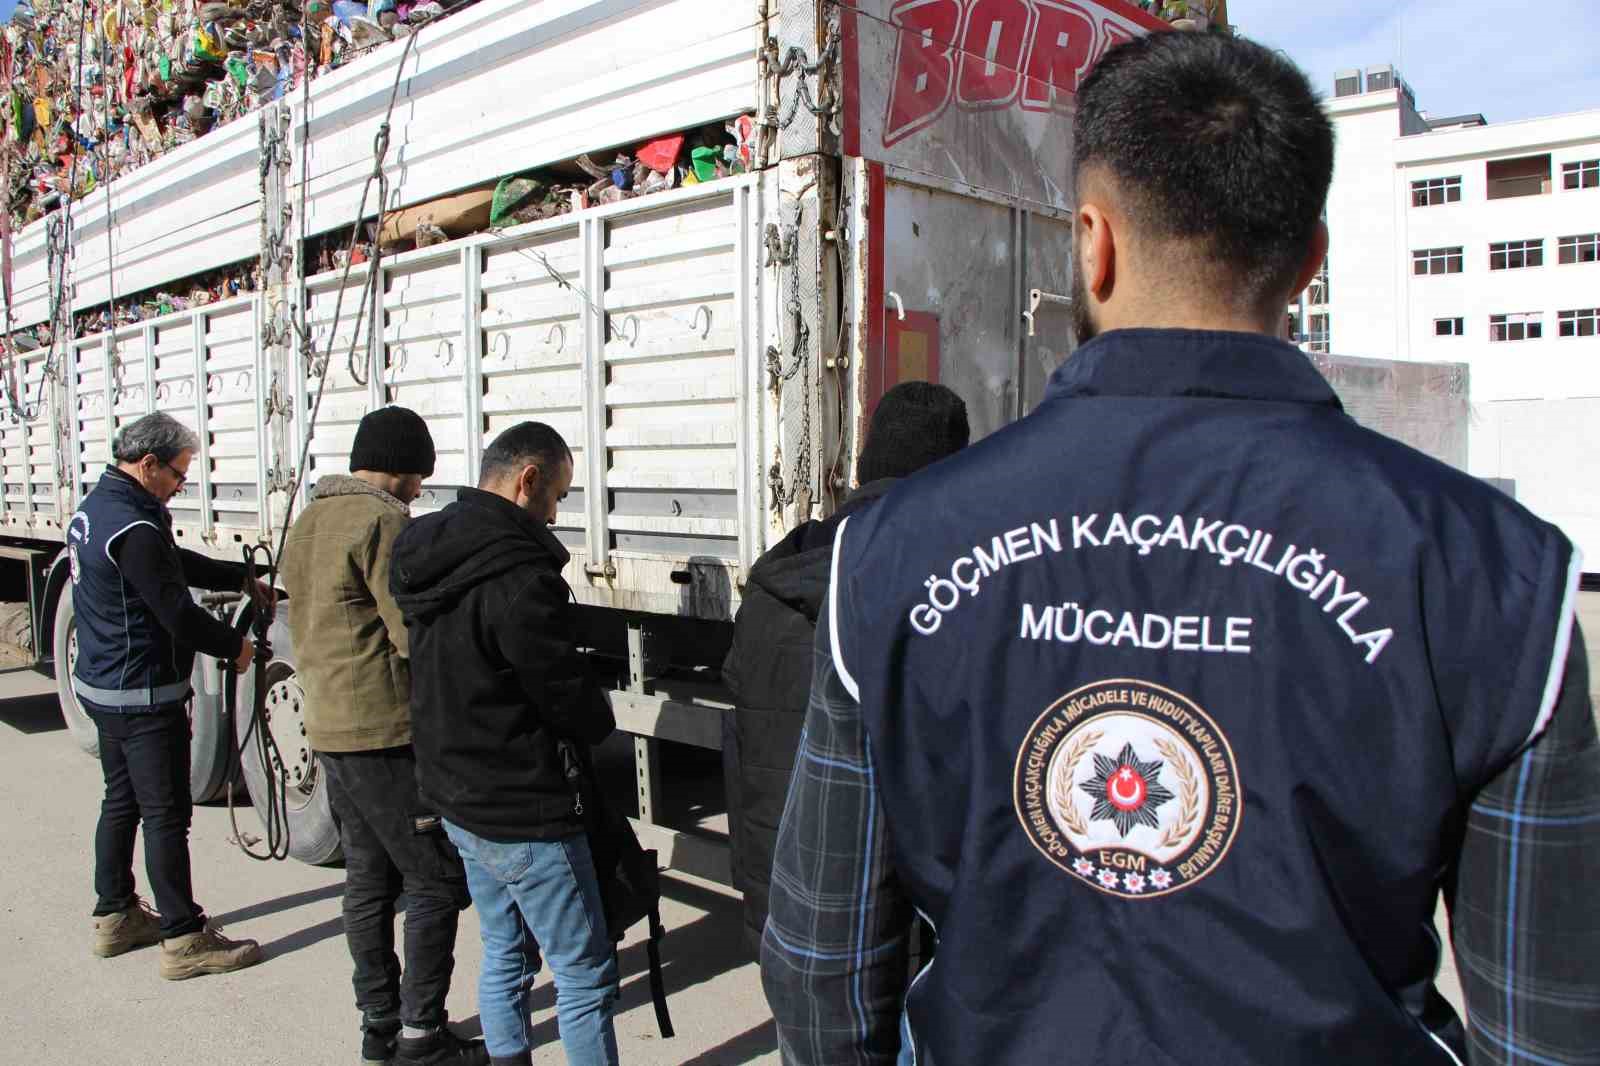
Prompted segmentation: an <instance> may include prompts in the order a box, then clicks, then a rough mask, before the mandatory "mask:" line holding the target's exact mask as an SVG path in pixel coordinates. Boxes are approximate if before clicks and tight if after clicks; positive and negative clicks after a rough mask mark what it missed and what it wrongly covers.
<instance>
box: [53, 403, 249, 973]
mask: <svg viewBox="0 0 1600 1066" xmlns="http://www.w3.org/2000/svg"><path fill="white" fill-rule="evenodd" d="M199 447H200V441H199V439H198V438H197V437H196V436H195V434H194V432H193V431H192V430H190V429H189V428H188V427H187V426H185V425H183V424H182V423H181V422H179V421H178V420H177V419H175V418H173V417H172V416H170V415H165V414H160V413H157V414H151V415H146V416H145V417H143V418H141V419H139V420H138V421H136V422H133V423H131V424H130V425H128V426H126V427H125V428H124V429H123V431H122V432H121V434H119V435H118V437H117V439H116V442H115V443H114V445H113V448H112V456H113V458H114V459H115V464H114V465H112V466H109V467H107V468H106V471H105V473H104V474H103V475H101V478H100V483H99V484H98V485H96V486H95V488H94V491H93V492H91V493H89V495H88V496H86V497H84V500H83V503H82V504H81V505H80V506H79V508H78V510H77V512H76V513H74V514H73V516H72V521H71V522H70V523H69V524H68V527H67V553H68V560H69V562H70V564H71V568H72V605H73V610H74V612H75V613H76V615H77V625H78V658H77V661H76V663H74V665H73V668H72V690H73V692H74V693H75V694H76V695H77V697H78V699H79V700H80V701H81V702H82V704H83V707H84V710H86V711H87V712H88V714H89V716H90V718H92V719H93V720H94V723H95V725H96V727H98V729H99V732H100V765H101V769H102V770H103V771H104V774H105V783H106V793H105V800H104V802H103V804H102V805H101V808H100V823H99V827H98V828H97V830H96V831H95V847H94V851H95V863H94V866H95V872H94V887H95V895H96V897H97V899H96V903H95V909H94V953H95V954H96V955H99V956H101V957H103V958H109V957H111V956H113V955H120V954H122V953H123V952H126V951H131V950H133V949H134V948H140V947H146V946H148V945H151V944H154V943H156V942H157V941H160V942H161V976H162V977H164V978H167V979H168V980H182V979H183V978H187V977H195V976H198V975H200V974H206V973H226V972H228V971H230V970H237V969H241V968H243V967H245V966H251V965H254V964H255V963H257V962H259V961H261V949H260V947H259V946H258V945H257V944H256V942H255V941H253V940H242V941H236V940H229V939H228V938H226V937H224V936H223V935H222V934H221V933H220V932H218V931H217V929H216V928H215V927H213V926H212V925H210V924H209V923H208V922H207V921H206V917H205V914H204V912H202V911H201V909H200V907H199V905H198V904H196V903H195V901H194V893H193V889H192V882H191V877H190V869H189V821H190V816H191V814H192V810H193V806H192V803H191V800H190V798H189V715H188V711H187V704H188V701H189V696H190V694H191V689H190V686H189V675H190V671H191V670H192V669H193V667H194V656H195V652H196V651H202V652H205V653H206V654H207V655H211V656H215V657H216V658H218V659H222V660H225V661H231V662H233V663H234V665H235V666H237V667H238V668H239V669H240V670H243V669H244V668H246V667H248V666H249V665H250V660H251V656H252V654H253V653H252V646H251V644H250V641H249V639H248V638H247V637H246V636H242V635H241V634H239V633H236V632H235V631H234V630H232V629H231V628H229V627H228V626H227V625H226V624H224V623H223V622H221V621H219V620H218V619H216V618H213V617H212V616H211V615H209V614H207V613H206V612H205V611H204V610H202V609H201V608H200V607H199V606H198V605H197V604H196V603H195V602H194V600H193V598H192V597H191V596H190V595H189V588H190V586H195V587H199V588H206V589H215V590H218V591H227V590H237V589H240V588H242V587H243V574H242V568H241V567H237V566H229V565H227V564H225V563H219V562H216V561H215V560H212V559H208V558H206V557H205V556H203V555H199V554H197V553H195V552H191V551H187V550H185V549H182V548H179V547H178V544H177V541H176V540H175V539H174V538H173V535H172V515H171V514H170V513H169V512H168V511H167V506H166V505H167V502H168V501H169V500H171V499H172V497H174V496H176V495H177V494H178V493H179V492H180V491H181V490H182V489H183V486H184V483H185V482H186V481H188V479H189V464H190V463H191V462H193V460H194V455H195V452H196V451H197V450H198V449H199ZM251 591H252V594H253V595H255V596H257V597H258V598H262V599H266V598H269V597H270V593H269V591H268V590H267V589H266V588H265V586H260V587H258V588H257V589H254V590H251ZM141 822H143V824H144V851H145V873H146V876H148V877H149V880H150V887H151V891H152V892H153V893H154V894H155V899H156V906H157V907H158V908H159V911H160V913H159V914H157V913H155V912H152V911H151V910H150V908H149V907H148V906H147V905H146V904H145V903H144V902H142V901H141V900H140V899H139V897H138V895H137V894H136V893H135V891H134V880H133V839H134V834H135V831H136V830H137V829H138V827H139V824H140V823H141Z"/></svg>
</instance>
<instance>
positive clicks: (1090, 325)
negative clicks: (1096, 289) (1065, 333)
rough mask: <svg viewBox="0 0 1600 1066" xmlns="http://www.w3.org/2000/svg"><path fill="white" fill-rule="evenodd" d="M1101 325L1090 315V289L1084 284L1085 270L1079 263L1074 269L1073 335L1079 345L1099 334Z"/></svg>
mask: <svg viewBox="0 0 1600 1066" xmlns="http://www.w3.org/2000/svg"><path fill="white" fill-rule="evenodd" d="M1099 334H1100V327H1098V326H1096V325H1095V324H1094V319H1092V318H1091V317H1090V316H1089V290H1088V289H1087V288H1086V287H1085V286H1084V284H1083V271H1082V270H1081V269H1079V268H1078V264H1077V263H1074V264H1073V270H1072V335H1073V337H1074V338H1076V339H1077V342H1078V345H1079V347H1082V346H1083V345H1085V344H1088V343H1089V342H1090V341H1092V340H1094V339H1095V337H1097V336H1099Z"/></svg>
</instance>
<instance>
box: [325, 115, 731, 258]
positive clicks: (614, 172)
mask: <svg viewBox="0 0 1600 1066" xmlns="http://www.w3.org/2000/svg"><path fill="white" fill-rule="evenodd" d="M755 139H756V121H755V117H754V116H753V115H740V116H739V117H737V118H733V119H730V120H728V121H727V122H725V123H713V124H711V125H708V126H702V127H698V128H696V129H692V130H685V131H683V132H680V133H674V134H671V135H669V136H665V137H657V138H654V139H652V140H649V141H646V142H645V143H643V144H639V145H632V146H627V147H623V148H614V149H611V150H609V151H605V152H597V153H594V154H593V155H580V156H578V157H577V158H576V159H572V160H568V161H566V162H562V163H558V164H554V165H552V166H548V167H540V168H538V169H537V170H531V171H527V172H524V173H520V174H514V175H508V176H506V177H504V178H502V179H500V181H499V182H497V183H495V184H494V185H487V186H483V187H481V188H477V189H468V190H466V191H465V192H458V193H451V194H450V195H448V196H442V197H439V198H438V199H435V200H430V201H428V202H426V203H422V204H416V205H412V206H410V207H405V208H401V209H399V210H396V211H390V212H387V213H386V214H385V215H384V216H383V218H382V220H381V221H372V222H368V223H366V224H365V225H363V227H362V230H361V232H360V234H359V238H360V239H359V240H358V241H357V242H356V244H355V245H354V251H353V252H351V245H350V230H349V229H348V228H343V229H339V230H335V231H333V232H330V233H326V234H324V235H322V236H321V237H319V238H314V239H313V240H311V241H310V242H308V246H307V248H306V252H305V265H306V266H305V269H306V273H307V274H308V275H316V274H323V273H327V272H328V271H332V270H342V269H343V268H344V267H345V264H346V258H347V256H348V258H349V260H350V264H351V265H352V266H360V265H361V264H362V263H365V262H367V261H368V260H369V259H371V258H372V251H373V245H374V244H376V245H377V246H378V249H379V250H380V251H381V252H382V253H383V254H384V255H395V254H399V253H402V252H408V251H411V250H412V249H415V248H427V247H429V246H431V245H435V244H442V243H444V242H445V241H450V240H456V239H457V238H460V237H470V236H472V235H473V234H475V233H483V232H486V231H491V230H502V229H508V228H510V227H512V226H520V225H524V224H526V223H529V222H538V221H541V220H543V219H547V218H555V217H557V216H559V215H565V214H568V213H570V212H573V211H581V210H583V209H584V208H587V207H595V206H598V205H601V204H615V203H621V202H623V201H624V200H631V199H634V198H637V197H641V196H650V195H653V194H655V193H659V192H666V191H668V190H671V189H681V188H688V187H691V186H694V185H699V184H702V183H704V182H709V181H716V180H717V179H718V178H726V177H730V176H732V175H735V174H745V173H748V172H749V171H750V170H751V169H752V168H753V167H754V165H755V150H756V149H755ZM594 156H599V157H600V158H601V159H604V160H606V162H604V163H600V162H596V160H595V158H594Z"/></svg>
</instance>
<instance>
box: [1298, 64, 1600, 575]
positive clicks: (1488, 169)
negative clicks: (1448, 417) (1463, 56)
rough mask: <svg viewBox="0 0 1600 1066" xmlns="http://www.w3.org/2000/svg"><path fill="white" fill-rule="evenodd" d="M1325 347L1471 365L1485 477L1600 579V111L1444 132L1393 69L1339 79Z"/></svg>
mask: <svg viewBox="0 0 1600 1066" xmlns="http://www.w3.org/2000/svg"><path fill="white" fill-rule="evenodd" d="M1327 109H1328V113H1329V114H1330V116H1331V117H1332V118H1333V121H1334V127H1335V130H1336V132H1337V135H1338V148H1337V155H1336V159H1335V171H1334V180H1333V189H1332V191H1331V193H1330V195H1329V198H1328V216H1327V217H1328V228H1329V232H1330V236H1331V240H1330V244H1329V252H1328V261H1327V263H1325V264H1324V268H1323V272H1322V274H1321V276H1320V277H1319V278H1318V281H1317V282H1316V283H1314V284H1313V285H1312V287H1311V289H1310V290H1309V291H1308V293H1307V295H1306V296H1305V297H1304V298H1303V300H1302V303H1301V306H1300V308H1299V318H1300V322H1299V329H1300V333H1301V339H1302V341H1303V343H1304V344H1305V345H1306V346H1307V347H1308V348H1310V349H1313V350H1320V351H1332V352H1336V353H1339V354H1341V355H1364V356H1379V357H1386V358H1394V359H1405V360H1416V361H1421V362H1452V363H1466V364H1467V365H1468V366H1469V368H1470V378H1471V401H1472V419H1471V424H1470V427H1469V431H1468V434H1469V436H1468V455H1469V470H1470V472H1471V473H1473V474H1476V475H1478V476H1480V477H1486V478H1495V479H1498V480H1499V481H1501V483H1502V484H1504V485H1505V487H1506V488H1507V489H1508V490H1509V491H1512V492H1513V493H1514V494H1515V495H1516V496H1517V498H1518V499H1520V500H1522V501H1523V502H1524V503H1526V504H1527V505H1528V506H1529V507H1531V508H1533V510H1534V511H1536V512H1538V513H1539V514H1541V515H1542V516H1544V517H1545V518H1547V519H1549V520H1550V521H1552V522H1555V523H1557V524H1559V525H1560V526H1562V527H1563V528H1564V529H1565V530H1566V531H1567V533H1568V534H1569V535H1570V536H1571V537H1572V538H1573V539H1574V540H1575V541H1577V542H1578V543H1579V545H1580V546H1581V547H1582V548H1583V549H1584V554H1585V557H1586V562H1585V569H1587V570H1590V571H1600V110H1594V111H1583V112H1578V113H1575V114H1568V115H1555V116H1552V117H1549V118H1539V119H1530V120H1526V121H1519V122H1506V123H1498V124H1490V123H1488V122H1486V121H1485V120H1484V118H1483V116H1482V115H1461V116H1454V117H1450V118H1430V117H1429V116H1428V114H1427V113H1426V112H1424V111H1419V110H1418V108H1417V106H1416V99H1415V97H1414V95H1413V93H1412V91H1411V89H1410V87H1409V86H1407V85H1406V84H1405V82H1404V81H1403V80H1402V79H1401V78H1400V76H1399V75H1398V73H1397V72H1395V71H1394V69H1393V68H1392V67H1373V68H1369V69H1368V70H1367V71H1366V72H1365V74H1363V73H1362V72H1361V71H1346V72H1341V73H1340V74H1339V75H1338V76H1337V78H1336V84H1335V93H1334V96H1333V97H1332V98H1331V99H1330V100H1329V101H1328V103H1327Z"/></svg>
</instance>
